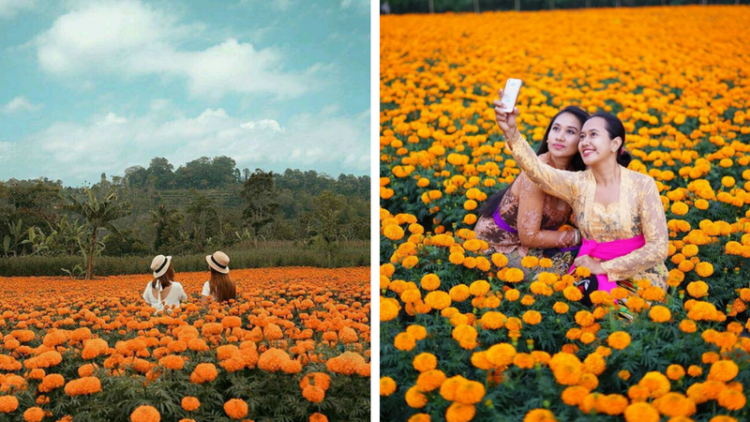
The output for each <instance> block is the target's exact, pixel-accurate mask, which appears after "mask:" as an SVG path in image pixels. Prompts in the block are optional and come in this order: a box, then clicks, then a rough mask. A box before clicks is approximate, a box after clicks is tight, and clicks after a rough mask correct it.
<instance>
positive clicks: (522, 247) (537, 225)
mask: <svg viewBox="0 0 750 422" xmlns="http://www.w3.org/2000/svg"><path fill="white" fill-rule="evenodd" d="M588 117H589V115H588V113H586V112H585V111H583V110H581V109H580V108H578V107H575V106H570V107H566V108H564V109H562V110H560V112H558V113H557V114H556V115H555V116H554V117H553V118H552V121H551V122H550V124H549V126H547V131H546V132H545V134H544V138H543V139H542V144H541V146H540V147H539V150H538V151H537V152H536V154H537V155H538V156H539V160H540V161H541V162H542V163H544V164H545V165H547V166H550V167H552V168H555V169H558V170H566V171H583V170H585V169H586V165H585V164H584V163H583V160H582V158H581V155H580V153H579V152H578V142H579V141H580V139H581V127H582V126H583V124H584V122H586V119H588ZM480 214H481V217H480V218H479V221H477V224H476V226H475V227H474V231H475V232H476V235H477V238H478V239H482V240H484V241H486V242H487V243H488V244H489V246H490V247H489V249H488V253H490V254H492V253H502V254H504V255H505V256H506V257H507V258H508V266H509V267H513V268H519V269H521V270H522V271H523V272H524V275H525V276H526V278H527V279H533V278H534V276H535V275H536V274H535V273H534V272H533V269H532V268H526V267H524V266H522V265H521V261H522V260H523V258H524V257H526V256H534V257H537V258H540V259H541V258H544V257H547V258H550V259H551V260H552V262H553V267H552V268H545V269H544V270H545V271H553V272H556V273H558V274H564V273H565V272H567V271H568V269H569V268H570V265H571V264H572V261H573V258H572V257H573V255H572V253H571V251H572V250H573V249H575V246H577V245H579V244H580V243H581V234H580V232H579V231H578V230H577V229H575V230H572V231H571V230H569V231H558V229H559V228H560V227H561V226H562V225H563V224H566V223H567V222H568V220H569V218H570V216H571V208H570V205H568V203H567V202H565V201H564V200H562V199H559V198H557V197H556V196H552V195H548V194H546V193H544V191H542V189H540V188H539V186H537V185H536V184H535V183H534V182H532V181H530V180H529V179H528V177H527V176H526V174H525V173H524V172H522V173H521V174H519V175H518V177H517V178H516V180H515V181H513V183H511V184H510V185H509V186H508V187H506V188H505V189H503V190H501V191H500V192H497V193H495V194H494V195H492V196H491V197H490V198H489V199H488V200H487V202H485V204H484V206H483V207H482V209H481V210H480Z"/></svg>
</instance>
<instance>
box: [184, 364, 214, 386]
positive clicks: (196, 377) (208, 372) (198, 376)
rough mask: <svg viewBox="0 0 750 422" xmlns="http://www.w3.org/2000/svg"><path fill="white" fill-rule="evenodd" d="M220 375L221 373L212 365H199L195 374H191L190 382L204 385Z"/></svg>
mask: <svg viewBox="0 0 750 422" xmlns="http://www.w3.org/2000/svg"><path fill="white" fill-rule="evenodd" d="M218 375H219V371H217V370H216V366H214V364H212V363H199V364H198V365H197V366H196V367H195V369H194V370H193V373H192V374H190V382H192V383H195V384H203V383H206V382H212V381H213V380H215V379H216V377H217V376H218Z"/></svg>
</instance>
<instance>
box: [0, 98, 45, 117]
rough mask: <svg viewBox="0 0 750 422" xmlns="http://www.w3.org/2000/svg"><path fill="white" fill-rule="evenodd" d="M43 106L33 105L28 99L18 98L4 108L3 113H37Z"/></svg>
mask: <svg viewBox="0 0 750 422" xmlns="http://www.w3.org/2000/svg"><path fill="white" fill-rule="evenodd" d="M43 106H44V105H43V104H32V103H31V101H29V99H28V98H26V97H24V96H20V97H16V98H14V99H12V100H10V101H9V102H8V104H5V105H4V106H2V109H1V110H2V112H3V113H16V112H21V111H37V110H39V109H40V108H42V107H43Z"/></svg>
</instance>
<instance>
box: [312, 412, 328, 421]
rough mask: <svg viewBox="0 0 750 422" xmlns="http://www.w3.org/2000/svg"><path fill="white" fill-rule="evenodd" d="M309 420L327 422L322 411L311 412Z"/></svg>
mask: <svg viewBox="0 0 750 422" xmlns="http://www.w3.org/2000/svg"><path fill="white" fill-rule="evenodd" d="M309 422H328V417H327V416H326V415H324V414H322V413H317V412H316V413H313V414H312V415H310V420H309Z"/></svg>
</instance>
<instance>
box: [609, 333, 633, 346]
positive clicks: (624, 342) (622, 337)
mask: <svg viewBox="0 0 750 422" xmlns="http://www.w3.org/2000/svg"><path fill="white" fill-rule="evenodd" d="M630 341H631V339H630V334H628V333H626V332H625V331H616V332H614V333H612V334H610V335H609V337H608V338H607V344H608V345H609V347H611V348H613V349H617V350H622V349H624V348H626V347H628V346H629V345H630Z"/></svg>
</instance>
